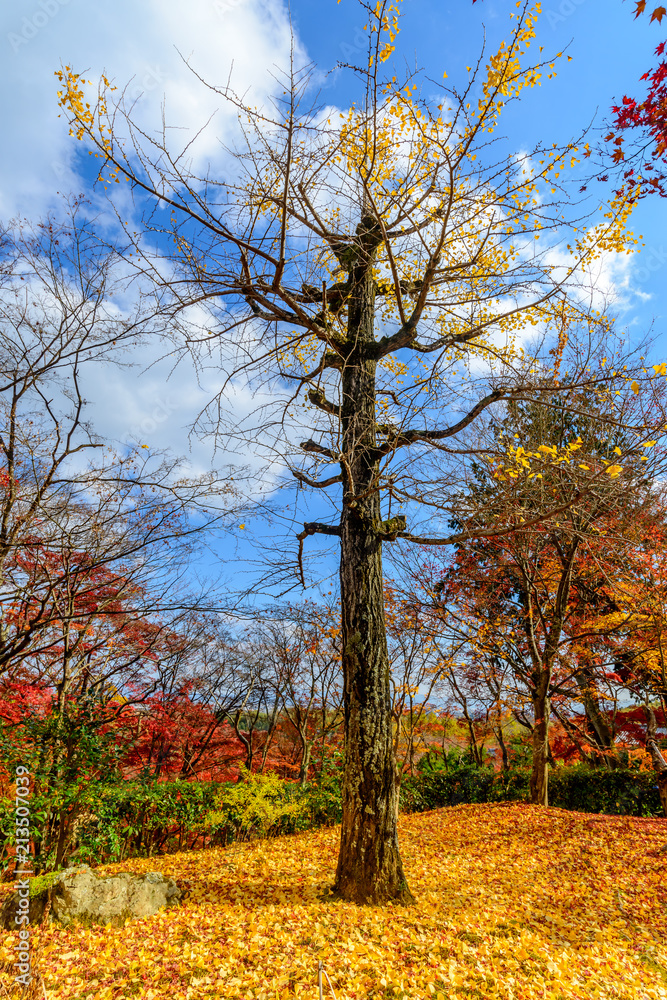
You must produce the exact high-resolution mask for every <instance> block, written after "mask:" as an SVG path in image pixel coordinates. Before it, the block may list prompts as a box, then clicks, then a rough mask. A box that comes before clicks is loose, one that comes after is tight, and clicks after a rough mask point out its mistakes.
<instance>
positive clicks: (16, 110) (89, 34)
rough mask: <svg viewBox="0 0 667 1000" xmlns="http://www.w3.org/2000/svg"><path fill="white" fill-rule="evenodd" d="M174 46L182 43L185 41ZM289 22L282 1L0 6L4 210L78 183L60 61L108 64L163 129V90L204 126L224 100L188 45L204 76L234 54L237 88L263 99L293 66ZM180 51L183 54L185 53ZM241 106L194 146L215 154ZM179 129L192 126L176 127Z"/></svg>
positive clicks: (39, 205)
mask: <svg viewBox="0 0 667 1000" xmlns="http://www.w3.org/2000/svg"><path fill="white" fill-rule="evenodd" d="M177 49H178V51H177ZM289 50H290V30H289V20H288V17H287V13H286V10H285V6H284V3H283V0H189V2H188V3H187V5H186V4H184V3H183V2H182V0H141V2H140V3H137V2H136V0H115V2H114V3H113V4H100V3H91V2H89V0H19V2H17V3H13V4H4V5H3V9H2V12H1V13H0V93H2V95H3V108H2V117H3V144H2V145H3V155H2V158H1V159H0V218H5V219H7V218H8V217H9V216H12V215H15V214H17V213H20V214H22V215H29V216H33V217H34V216H35V215H39V214H42V213H43V212H44V211H45V210H46V209H47V208H49V207H51V206H53V205H55V204H57V201H58V198H57V193H56V192H57V191H61V192H70V191H71V192H74V193H79V192H80V191H81V189H82V183H81V181H80V180H78V179H77V177H76V175H75V173H74V170H73V165H74V157H75V152H76V143H75V142H74V140H72V139H71V138H70V137H69V136H68V134H67V131H68V130H67V127H66V124H65V121H64V118H60V119H59V118H58V108H57V102H56V89H57V82H56V80H55V77H54V72H55V71H56V70H57V69H58V68H59V67H60V65H61V63H62V64H64V65H71V66H73V67H74V69H75V70H77V71H85V72H86V73H87V74H88V75H89V76H90V79H92V80H95V79H97V78H99V76H100V74H101V73H102V72H106V74H107V76H109V77H110V78H113V79H114V80H115V81H116V83H117V84H118V85H119V86H120V87H123V86H125V85H126V84H127V83H128V82H129V81H130V80H132V82H131V83H130V85H129V90H128V94H129V96H130V97H131V98H135V99H137V101H138V103H137V107H136V111H137V115H136V117H137V118H138V121H139V123H140V124H141V125H144V126H146V127H148V128H151V129H155V128H157V127H159V125H160V121H161V105H162V102H163V99H164V100H165V102H166V109H167V115H168V119H169V122H170V123H171V124H173V125H174V126H177V127H178V128H179V129H185V130H193V129H197V128H199V127H201V126H202V125H203V124H204V123H205V122H206V120H207V119H208V118H209V117H210V115H211V114H212V113H213V112H214V111H215V110H216V108H217V107H218V106H219V104H220V101H219V99H218V98H217V97H216V95H215V94H214V93H213V92H212V91H210V90H207V89H206V88H205V87H203V85H202V84H201V83H200V82H199V81H198V80H196V79H195V77H194V76H193V75H192V73H191V72H190V71H189V70H188V68H187V66H185V65H184V63H183V60H182V58H181V55H182V56H183V57H185V58H187V59H189V60H190V61H191V63H192V66H193V68H195V69H196V70H197V72H199V73H200V74H201V75H202V76H203V77H204V78H205V79H206V80H207V81H208V82H210V83H211V84H214V85H224V84H225V83H226V82H227V79H228V75H229V71H230V68H231V67H232V64H233V82H234V84H235V87H236V89H237V90H238V91H239V92H241V93H245V92H246V91H248V90H250V91H252V93H253V95H254V96H255V98H256V99H257V101H258V102H262V101H263V100H265V99H266V97H267V96H268V94H269V93H270V92H271V91H272V90H275V89H276V87H277V84H276V82H275V80H273V79H272V78H271V76H270V72H271V71H273V72H275V70H276V66H280V67H285V66H287V65H289ZM179 52H180V53H181V55H179ZM232 120H233V116H232V117H230V116H229V115H228V116H227V117H226V118H225V117H224V116H219V117H218V116H216V119H215V122H214V128H211V129H210V130H209V131H208V132H207V136H206V139H205V140H204V141H203V142H201V143H200V145H199V147H198V153H199V154H200V156H201V155H215V152H216V150H219V149H220V146H219V142H220V139H221V138H223V139H227V140H228V139H229V134H228V133H229V126H230V122H231V121H232ZM175 134H177V135H178V138H179V139H181V140H182V139H183V138H184V137H185V135H186V132H180V133H175Z"/></svg>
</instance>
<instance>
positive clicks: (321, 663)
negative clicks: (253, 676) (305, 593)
mask: <svg viewBox="0 0 667 1000" xmlns="http://www.w3.org/2000/svg"><path fill="white" fill-rule="evenodd" d="M255 641H256V642H258V643H259V648H258V653H257V655H258V656H261V657H262V658H263V659H264V660H265V662H266V663H267V665H268V666H270V669H271V676H272V678H273V685H274V689H275V693H276V696H277V698H278V699H279V701H280V705H281V709H282V712H283V713H284V716H285V717H286V719H287V720H288V721H289V723H290V724H291V726H292V727H293V729H294V732H295V733H296V736H297V739H298V741H299V744H300V761H299V780H300V782H301V784H302V785H304V784H305V783H306V782H307V781H308V772H309V769H310V767H311V765H312V763H313V760H312V757H313V750H314V748H315V747H316V746H317V745H318V743H319V744H321V745H322V746H323V745H324V743H325V741H326V739H327V736H328V735H329V734H330V733H332V732H334V731H335V730H336V729H338V728H339V726H340V724H341V722H342V714H341V713H342V704H341V701H342V684H341V683H340V681H341V667H340V611H339V609H338V608H335V607H329V606H326V605H314V604H310V603H306V604H303V605H301V606H298V607H291V606H290V607H285V608H282V609H278V610H277V611H275V612H274V613H273V615H272V617H271V618H268V617H265V618H264V621H263V623H262V624H261V625H260V627H259V629H258V631H257V633H256V637H255Z"/></svg>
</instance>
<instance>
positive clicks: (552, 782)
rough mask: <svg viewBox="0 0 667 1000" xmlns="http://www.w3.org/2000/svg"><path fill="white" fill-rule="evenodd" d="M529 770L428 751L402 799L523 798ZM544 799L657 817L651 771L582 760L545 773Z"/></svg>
mask: <svg viewBox="0 0 667 1000" xmlns="http://www.w3.org/2000/svg"><path fill="white" fill-rule="evenodd" d="M529 784H530V770H529V769H528V768H526V767H516V766H515V767H512V768H510V769H509V770H507V771H494V770H493V768H491V767H479V768H478V767H475V766H474V765H473V764H471V762H470V760H469V758H467V757H463V756H462V755H460V754H458V753H457V752H456V751H450V752H449V753H448V754H444V755H443V754H442V753H433V752H432V753H429V754H426V755H425V756H424V757H423V758H422V760H421V761H420V763H419V766H418V770H417V773H416V774H415V775H414V776H413V777H410V778H406V779H404V781H403V786H402V788H401V804H402V806H403V808H404V809H406V810H407V811H409V812H421V811H422V810H425V809H437V808H439V807H442V806H455V805H459V804H460V803H464V802H509V801H528V799H529ZM549 802H550V804H551V805H552V806H556V807H558V808H560V809H571V810H576V811H578V812H591V813H607V814H609V815H616V816H618V815H620V816H625V815H629V816H660V815H662V809H661V806H660V797H659V795H658V787H657V784H656V780H655V775H654V774H653V773H652V772H650V771H638V770H630V769H628V768H616V769H613V770H607V769H603V768H592V767H588V766H585V765H576V766H573V767H559V768H555V769H554V770H552V771H551V772H550V774H549Z"/></svg>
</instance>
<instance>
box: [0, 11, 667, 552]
mask: <svg viewBox="0 0 667 1000" xmlns="http://www.w3.org/2000/svg"><path fill="white" fill-rule="evenodd" d="M514 8H515V4H514V2H513V0H509V2H508V0H478V2H477V3H476V4H475V5H474V6H473V4H472V3H471V2H470V0H456V2H454V0H451V2H449V3H443V2H441V0H404V3H403V9H404V12H405V17H404V18H403V21H402V31H401V36H400V55H401V58H402V59H405V60H407V61H408V62H409V63H410V64H411V65H414V64H415V63H416V64H417V65H418V66H420V67H423V68H424V70H425V72H426V75H427V76H431V77H432V78H433V79H436V80H441V79H442V74H443V70H446V71H447V73H448V76H449V82H453V83H455V84H456V83H461V82H463V81H464V80H465V79H466V77H467V71H466V65H470V64H471V63H472V62H473V60H475V59H476V57H477V55H478V54H479V51H480V47H481V44H482V40H483V36H484V31H485V30H486V36H487V45H488V50H489V51H493V49H494V48H495V46H496V45H497V43H498V42H499V40H500V39H501V38H502V37H505V36H506V35H507V34H508V26H509V19H508V15H509V12H510V11H512V10H514ZM632 10H633V4H632V3H631V2H630V0H544V3H543V4H542V15H541V17H540V19H539V22H538V40H537V41H538V43H539V44H541V45H543V46H544V49H545V54H555V53H557V52H559V51H561V50H563V49H565V48H566V47H567V53H568V54H569V55H571V56H572V60H571V62H567V61H566V60H565V59H563V60H561V61H560V62H559V64H558V75H557V77H556V79H555V80H545V81H544V84H543V86H542V87H541V88H537V89H534V90H532V91H530V92H527V93H526V94H525V97H524V98H523V99H522V100H521V101H520V102H518V103H516V104H514V105H512V106H511V107H510V108H509V109H508V111H507V113H506V115H505V118H504V120H503V126H504V128H503V131H504V133H505V134H506V136H507V141H508V144H509V146H510V147H511V148H513V149H514V150H516V151H517V152H519V151H523V150H529V149H530V148H531V147H532V146H534V145H536V144H537V143H539V142H549V143H551V142H555V143H560V142H563V141H566V140H567V139H568V138H570V137H572V136H575V135H578V134H579V133H580V132H581V131H582V129H583V128H585V127H586V126H587V125H588V124H589V123H591V122H593V133H592V134H593V138H597V136H598V135H599V133H598V132H597V131H596V129H599V128H602V126H603V124H604V120H605V118H606V117H607V116H608V114H609V109H610V106H611V104H612V103H613V102H614V101H616V100H618V99H619V98H620V97H621V96H622V94H623V93H631V94H641V90H642V84H640V83H639V76H640V75H641V73H642V72H644V71H645V70H646V69H648V68H649V67H650V66H651V65H652V63H653V59H654V57H653V51H654V49H655V46H656V45H657V44H658V43H659V42H660V41H661V40H662V39H663V37H664V36H665V35H667V27H666V28H664V29H661V28H660V27H659V26H658V25H656V24H653V25H650V24H649V22H648V18H647V17H643V18H640V19H639V20H634V18H633V15H632ZM291 17H292V25H293V27H294V30H295V32H296V38H297V57H298V58H300V59H304V60H305V59H311V60H312V61H313V62H314V63H316V64H317V66H318V70H319V76H320V81H321V89H322V101H323V102H324V103H327V104H334V105H337V106H339V107H344V106H346V105H347V104H348V103H349V102H350V101H351V100H354V99H355V98H357V99H358V98H359V95H358V93H356V92H355V88H354V80H353V78H352V77H351V76H350V75H349V74H345V73H343V72H341V71H338V70H336V68H335V67H336V64H337V63H338V62H339V61H343V62H355V60H359V61H362V60H363V51H362V49H361V42H362V33H361V27H362V25H363V23H364V18H363V14H362V12H361V11H360V9H359V7H358V5H357V4H356V3H355V0H342V2H341V3H340V4H339V3H337V0H293V2H292V5H291ZM178 50H180V52H181V53H182V54H183V55H186V56H189V57H191V58H192V61H193V64H194V65H195V66H196V67H197V69H198V70H200V71H201V73H202V75H203V76H204V77H205V78H207V79H208V80H210V81H211V82H215V83H222V82H224V81H225V80H226V78H227V74H228V72H229V68H230V66H231V65H232V63H233V65H234V74H235V81H236V84H237V87H238V89H240V90H246V89H248V91H249V92H252V93H254V94H255V95H257V97H258V98H259V99H260V100H262V99H264V98H265V97H266V96H268V95H269V94H270V93H271V92H272V91H273V89H274V88H275V82H274V81H273V80H272V77H271V75H270V73H271V71H273V70H275V66H276V65H278V66H285V65H286V64H287V61H288V56H289V16H288V11H287V8H286V5H285V4H284V3H283V0H188V2H185V0H115V2H114V3H113V4H101V3H99V2H91V0H16V2H13V3H11V4H4V5H3V7H2V10H1V12H0V52H1V58H0V95H2V97H1V98H0V100H1V101H2V121H3V142H2V148H1V150H0V218H2V219H4V220H7V219H9V218H11V217H12V216H14V215H17V214H21V215H26V216H29V217H32V218H35V217H37V216H39V215H42V214H44V213H45V212H46V211H48V210H50V209H53V210H56V211H58V207H59V204H60V197H61V195H62V194H66V193H79V192H82V191H84V192H85V191H87V190H88V188H89V181H90V178H89V176H88V175H87V174H86V171H85V169H83V167H82V162H83V161H82V158H81V157H80V155H79V153H80V150H78V149H77V147H76V143H74V142H73V140H71V139H70V138H69V137H68V135H67V129H66V126H65V123H64V120H63V119H59V118H58V111H57V106H56V96H55V91H56V83H55V79H54V76H53V73H54V71H55V70H56V69H58V67H59V66H60V65H61V64H71V65H73V66H74V68H75V69H77V70H84V71H86V72H87V73H88V74H89V75H90V76H91V78H96V77H98V76H99V74H100V73H101V72H103V71H105V72H106V73H107V74H108V75H109V76H111V77H112V78H114V79H115V80H116V82H117V83H118V84H119V85H121V86H122V85H125V84H126V83H127V82H128V81H130V80H131V81H132V82H131V83H130V88H131V92H132V93H133V95H134V96H135V98H136V100H137V105H136V107H137V115H138V117H139V119H140V121H141V123H142V124H143V125H144V126H145V127H147V128H152V127H155V126H157V125H158V124H159V119H160V107H161V103H162V101H163V100H166V108H167V115H168V117H169V119H170V120H171V121H173V122H175V123H177V124H178V125H179V126H182V127H184V128H195V127H197V126H198V125H200V124H201V122H202V121H203V120H205V119H206V118H207V117H208V115H209V113H210V112H212V111H214V110H215V108H214V105H213V104H212V103H211V101H212V95H211V94H210V93H206V92H202V90H201V88H200V86H199V85H198V84H197V83H196V81H194V80H193V78H192V77H191V76H190V75H189V74H188V72H187V70H186V69H185V67H184V65H183V63H182V60H181V58H180V55H179V51H178ZM215 123H216V125H215V128H216V130H217V131H216V132H215V133H214V135H213V139H214V140H216V141H212V142H211V144H210V145H209V146H208V147H206V146H204V147H203V148H202V149H201V150H200V155H201V156H202V157H204V158H205V157H206V156H210V157H212V158H215V156H216V155H217V152H216V150H217V145H216V142H217V138H218V137H219V136H221V137H222V138H223V139H229V138H230V136H231V135H232V134H233V130H234V118H233V116H230V115H225V114H222V115H218V116H217V117H216V119H215ZM590 190H591V192H592V193H593V195H597V194H598V193H599V195H600V196H602V195H603V194H604V193H605V192H604V188H603V186H593V187H591V189H590ZM607 193H608V192H607ZM94 197H95V196H94ZM666 221H667V203H666V202H665V201H662V200H660V199H658V198H655V199H649V200H646V201H644V202H643V203H641V204H640V206H639V208H638V209H637V210H636V212H635V215H634V216H633V219H632V228H633V229H634V230H635V231H636V232H638V233H641V234H642V235H643V237H644V242H645V244H646V245H645V247H644V249H643V250H642V251H641V253H639V254H637V255H636V256H634V257H633V258H629V259H627V260H626V261H624V262H623V265H622V267H619V268H617V269H616V270H614V271H613V273H611V272H607V273H605V274H603V275H601V279H600V280H601V282H602V283H606V287H607V289H608V290H613V291H615V292H616V294H617V297H618V302H619V312H620V320H621V323H622V325H624V326H627V327H628V328H629V330H630V332H631V335H630V340H631V342H632V340H633V339H634V340H635V341H636V340H638V339H640V338H641V337H642V336H643V335H644V334H645V333H646V332H647V331H648V329H649V328H650V327H651V326H653V330H654V333H655V334H656V337H657V339H658V342H659V346H658V354H659V355H660V351H663V355H662V357H664V358H667V337H666V336H665V334H666V333H667V290H666V287H665V285H666V283H665V277H666V276H667V235H666V234H665V222H666ZM662 357H661V358H660V359H661V360H662ZM136 360H137V368H136V370H135V371H130V372H127V371H125V372H117V373H113V374H111V375H110V374H109V373H108V372H106V373H104V374H102V373H101V372H100V373H97V375H95V374H93V375H92V376H91V379H90V383H89V387H88V396H89V399H90V401H91V403H90V416H91V418H92V420H93V423H94V424H95V426H96V427H97V428H98V429H99V431H100V432H101V433H102V434H104V435H106V436H107V437H109V438H110V439H112V440H116V441H124V440H129V439H130V438H134V439H143V440H146V441H147V442H148V443H149V444H150V445H151V446H152V447H156V448H157V447H171V448H174V449H175V450H177V451H179V452H182V453H185V452H187V451H188V448H189V447H190V443H189V441H188V435H187V428H188V423H189V421H190V419H191V418H192V417H193V416H194V415H195V414H196V412H197V411H198V410H199V408H200V407H201V405H202V403H203V402H204V401H205V399H206V397H207V393H208V392H209V391H210V390H211V388H214V386H211V385H204V386H201V385H199V384H198V383H197V380H196V379H195V378H194V375H193V374H192V372H189V371H187V370H185V369H184V368H181V369H180V370H179V372H178V373H177V375H176V376H175V377H172V378H171V380H168V378H167V376H168V369H169V366H168V365H163V366H160V365H157V366H153V367H151V368H150V369H149V368H148V365H149V364H150V363H151V362H152V361H153V360H154V355H152V354H151V351H150V349H148V348H146V349H143V353H138V354H137V358H136ZM143 369H146V370H145V371H143ZM235 405H237V406H238V408H239V411H240V412H241V411H244V410H246V411H247V410H249V409H250V406H251V401H250V399H249V398H248V399H246V398H244V397H243V394H242V393H241V395H240V396H239V399H238V400H237V402H236V404H235ZM191 460H192V463H193V466H194V467H195V468H206V467H207V465H208V464H209V463H210V462H211V461H212V457H211V451H210V447H209V446H208V444H206V443H201V442H199V443H195V444H194V450H193V452H192V453H191ZM313 513H314V511H313ZM311 516H312V514H311ZM252 527H253V526H252V524H251V523H250V522H249V523H248V528H247V529H245V530H247V531H251V530H252ZM237 537H239V538H242V537H244V536H243V535H238V536H237ZM249 551H250V548H249V544H248V543H241V548H240V552H241V554H242V555H245V554H247V553H248V552H249Z"/></svg>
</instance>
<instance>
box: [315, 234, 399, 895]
mask: <svg viewBox="0 0 667 1000" xmlns="http://www.w3.org/2000/svg"><path fill="white" fill-rule="evenodd" d="M358 237H359V247H358V250H357V259H356V261H355V264H354V267H353V268H352V270H351V272H350V282H351V295H350V306H349V323H348V336H347V339H346V342H345V344H344V345H342V346H341V353H342V355H343V358H342V366H341V390H342V405H341V423H342V443H343V449H342V461H341V472H342V477H343V508H342V513H341V521H340V550H341V551H340V587H341V607H342V645H343V654H342V660H343V678H344V686H345V699H344V701H345V771H344V780H343V822H342V828H341V847H340V854H339V858H338V868H337V871H336V882H335V889H334V891H335V893H336V895H338V896H340V897H342V898H343V899H347V900H351V901H355V902H360V903H379V902H386V901H387V900H391V899H393V900H397V901H400V902H405V903H409V902H413V901H414V899H413V897H412V895H411V893H410V890H409V889H408V887H407V883H406V879H405V875H404V872H403V866H402V863H401V857H400V854H399V849H398V832H397V811H398V810H397V803H396V799H397V794H398V787H397V782H396V763H395V759H394V747H393V738H392V728H391V683H390V673H389V654H388V651H387V638H386V630H385V619H384V594H383V579H382V538H383V534H384V531H383V529H386V526H384V525H382V524H381V512H380V494H379V491H378V489H377V483H378V475H379V456H378V455H377V453H376V427H375V420H376V417H375V369H376V362H375V360H374V358H373V356H372V354H373V345H374V321H375V281H374V278H373V274H372V262H373V258H374V255H375V251H376V248H377V246H378V244H379V233H378V229H377V223H376V222H375V220H374V219H372V218H368V217H365V218H363V219H362V221H361V223H360V225H359V227H358Z"/></svg>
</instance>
